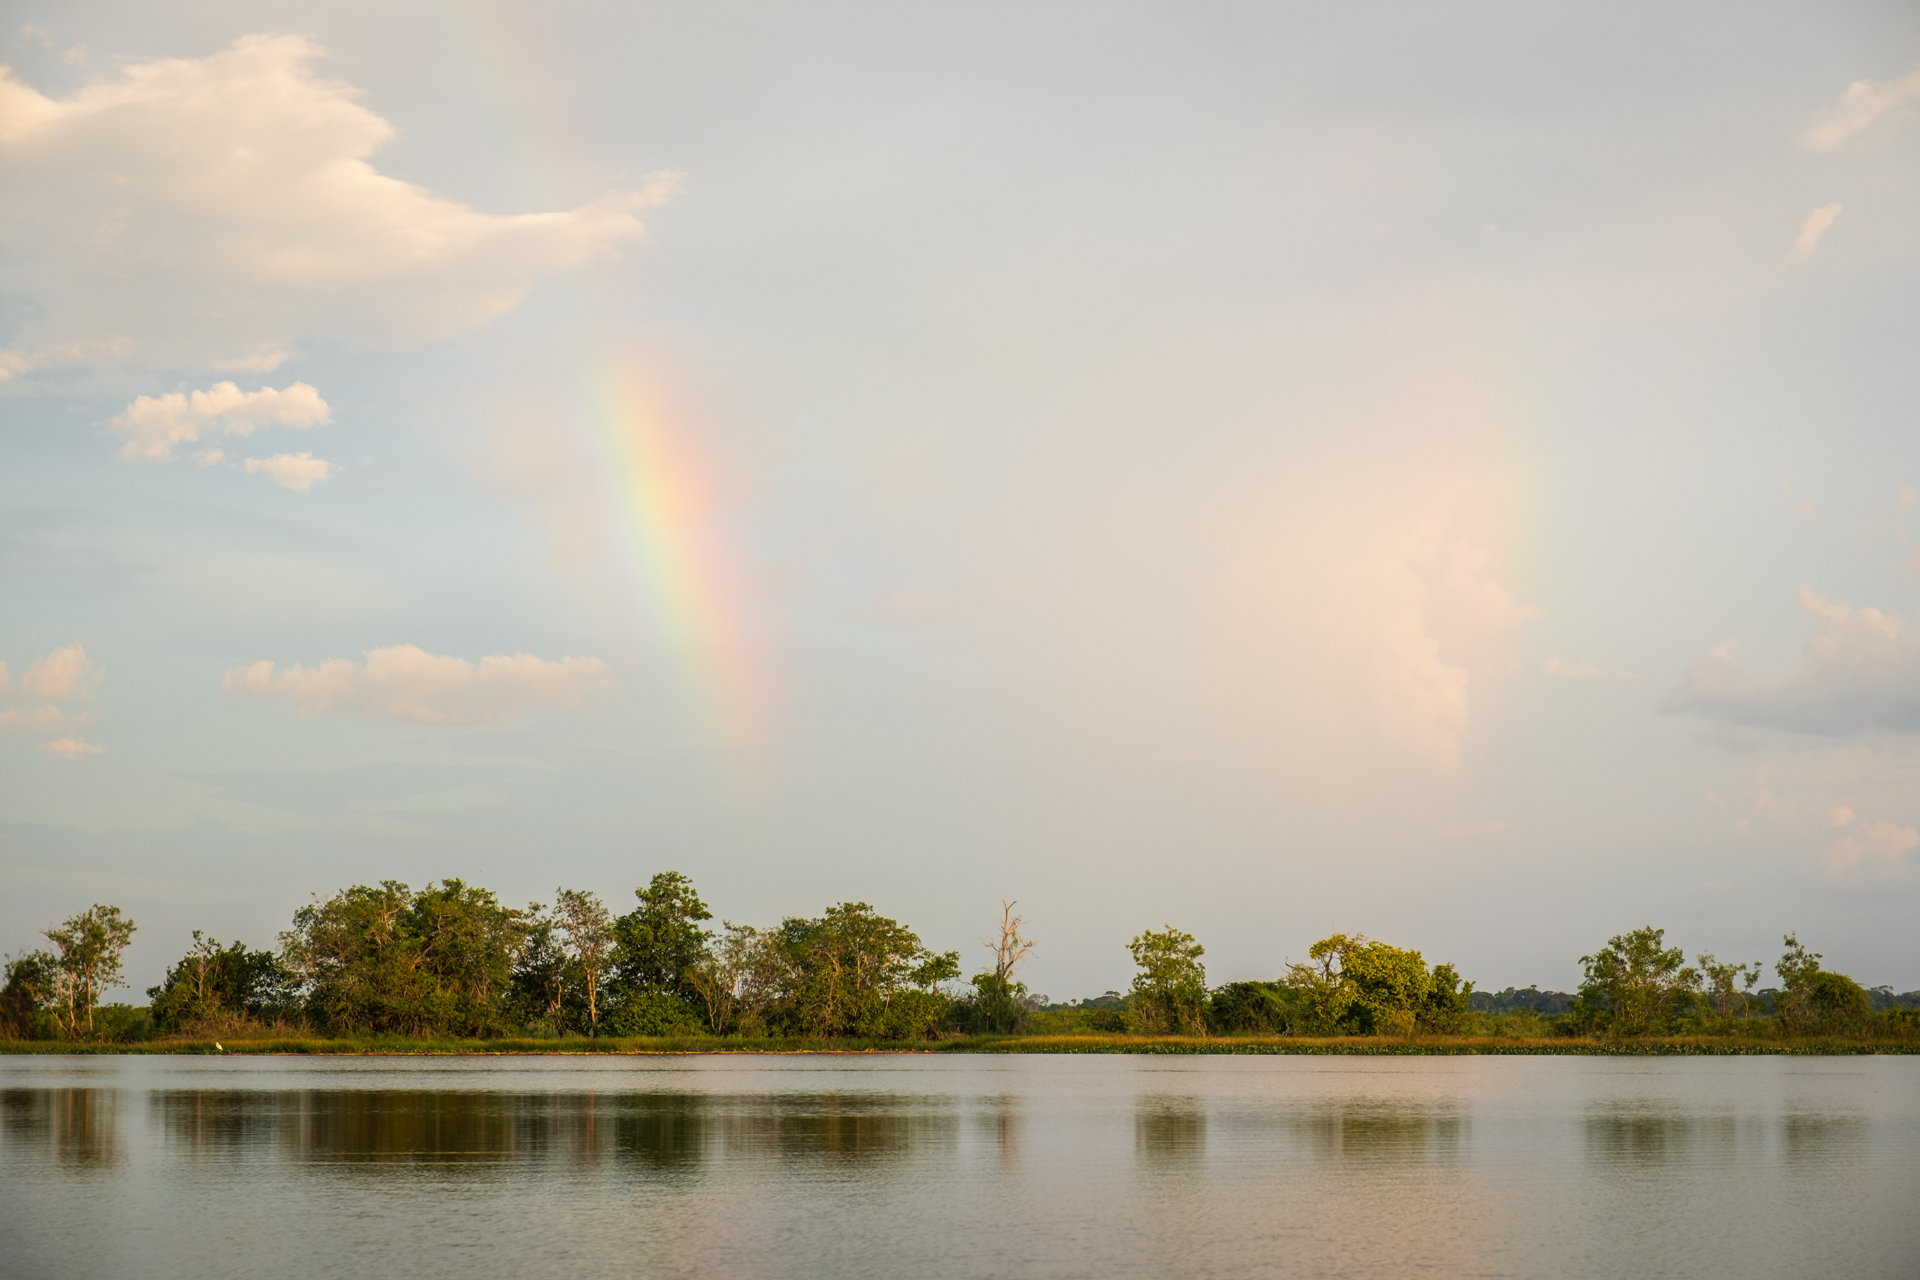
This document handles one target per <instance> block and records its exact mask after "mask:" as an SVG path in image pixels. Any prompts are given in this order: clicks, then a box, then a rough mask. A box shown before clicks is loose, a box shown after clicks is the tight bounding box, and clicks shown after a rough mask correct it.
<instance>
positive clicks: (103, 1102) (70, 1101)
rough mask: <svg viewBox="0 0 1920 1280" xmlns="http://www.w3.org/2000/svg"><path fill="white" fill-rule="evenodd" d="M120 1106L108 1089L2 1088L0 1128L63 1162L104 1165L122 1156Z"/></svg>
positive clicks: (12, 1140)
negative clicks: (118, 1110) (118, 1111)
mask: <svg viewBox="0 0 1920 1280" xmlns="http://www.w3.org/2000/svg"><path fill="white" fill-rule="evenodd" d="M117 1107H118V1098H117V1096H116V1095H115V1094H114V1093H113V1091H111V1090H107V1089H0V1133H4V1134H5V1136H6V1141H7V1144H8V1145H9V1146H13V1145H15V1144H18V1145H20V1146H21V1147H24V1148H26V1149H28V1150H32V1149H34V1148H39V1149H40V1150H43V1151H45V1152H47V1153H48V1155H49V1156H51V1157H52V1159H53V1162H54V1163H55V1164H56V1165H59V1166H61V1167H66V1168H79V1169H93V1168H104V1167H107V1166H111V1165H114V1164H117V1163H118V1162H119V1160H120V1142H119V1139H120V1129H119V1116H118V1114H117Z"/></svg>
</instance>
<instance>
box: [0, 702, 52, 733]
mask: <svg viewBox="0 0 1920 1280" xmlns="http://www.w3.org/2000/svg"><path fill="white" fill-rule="evenodd" d="M66 722H67V716H66V713H65V712H64V711H62V710H60V708H58V707H56V706H51V705H47V706H38V707H8V708H7V709H6V710H4V711H0V729H12V728H14V727H16V726H18V727H20V728H25V729H30V730H32V731H33V732H35V733H52V732H54V731H55V730H57V729H59V728H60V727H61V726H62V725H64V724H66Z"/></svg>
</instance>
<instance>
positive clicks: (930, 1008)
mask: <svg viewBox="0 0 1920 1280" xmlns="http://www.w3.org/2000/svg"><path fill="white" fill-rule="evenodd" d="M766 946H767V948H768V954H767V956H766V957H765V960H764V961H763V962H762V966H761V967H762V970H763V972H762V974H761V975H760V981H761V982H762V983H764V984H765V988H766V990H765V997H766V1018H767V1021H768V1023H769V1024H770V1026H771V1027H772V1028H774V1029H776V1030H783V1031H789V1032H795V1033H798V1034H801V1035H811V1036H862V1037H867V1038H871V1039H878V1040H917V1039H923V1038H925V1037H926V1036H929V1035H931V1034H933V1032H934V1030H935V1028H937V1027H938V1025H939V1023H940V1019H941V1017H942V1016H943V1015H944V1014H945V1013H946V1008H947V997H946V995H945V993H944V991H943V990H942V989H941V988H942V984H943V983H945V982H948V981H951V980H952V979H953V978H954V977H955V976H957V975H958V973H959V971H960V953H959V952H957V951H943V952H934V951H929V950H928V949H927V948H926V947H925V946H924V945H922V943H921V941H920V938H919V936H918V935H917V934H915V933H914V932H913V930H911V929H909V928H907V927H906V926H905V925H903V924H901V923H900V922H899V921H897V920H890V919H888V918H887V917H886V916H883V915H880V914H879V913H877V912H876V911H874V909H873V908H872V907H871V906H869V905H867V904H866V903H864V902H843V903H840V904H839V905H838V906H834V907H829V908H828V909H827V911H826V914H824V915H822V916H821V917H819V918H818V919H813V920H808V919H800V918H792V917H790V918H788V919H786V920H783V921H781V922H780V927H779V928H778V929H777V930H774V931H772V936H771V937H770V938H768V939H767V940H766Z"/></svg>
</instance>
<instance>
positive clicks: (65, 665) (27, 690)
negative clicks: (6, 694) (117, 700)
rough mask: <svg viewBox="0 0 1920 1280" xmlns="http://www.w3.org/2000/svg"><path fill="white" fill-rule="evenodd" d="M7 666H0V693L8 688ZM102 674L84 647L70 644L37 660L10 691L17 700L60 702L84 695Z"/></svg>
mask: <svg viewBox="0 0 1920 1280" xmlns="http://www.w3.org/2000/svg"><path fill="white" fill-rule="evenodd" d="M5 674H6V667H5V666H4V665H0V690H4V689H6V688H7V685H6V683H5V679H4V677H5ZM100 676H101V671H100V668H99V667H97V666H95V665H94V664H93V662H92V660H91V659H89V658H88V657H87V651H86V649H85V648H84V647H82V646H80V645H77V644H70V645H67V646H65V647H63V648H59V649H55V650H54V651H53V652H52V653H49V654H48V655H47V656H46V657H44V658H36V659H35V660H34V661H33V663H32V664H31V665H29V666H28V667H27V671H26V674H25V675H23V676H21V677H20V683H19V685H18V686H16V687H15V688H14V689H13V690H12V692H13V693H14V695H15V696H16V697H20V698H32V699H37V700H44V701H47V702H61V701H64V700H65V699H67V698H72V697H75V696H82V697H84V696H86V695H88V694H90V693H92V692H93V690H94V688H95V687H96V686H97V685H98V684H99V683H100Z"/></svg>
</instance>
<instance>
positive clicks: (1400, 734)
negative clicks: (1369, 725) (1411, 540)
mask: <svg viewBox="0 0 1920 1280" xmlns="http://www.w3.org/2000/svg"><path fill="white" fill-rule="evenodd" d="M1400 577H1401V581H1400V582H1399V583H1398V584H1397V585H1398V590H1397V591H1396V592H1395V595H1396V596H1397V597H1398V598H1397V599H1396V600H1394V601H1393V602H1392V607H1390V608H1389V609H1388V611H1387V613H1386V616H1385V617H1384V618H1383V619H1382V629H1381V632H1380V634H1379V637H1378V640H1377V647H1376V648H1375V650H1374V661H1373V705H1374V713H1375V714H1376V715H1377V716H1378V717H1379V719H1380V727H1381V729H1382V730H1383V731H1384V732H1385V733H1386V735H1387V737H1388V738H1389V739H1391V740H1392V741H1394V742H1397V743H1399V744H1400V745H1401V746H1403V747H1406V748H1407V749H1408V750H1410V751H1412V752H1414V753H1415V754H1416V755H1421V756H1425V757H1426V758H1427V759H1429V760H1432V761H1435V762H1436V763H1439V764H1453V763H1455V762H1456V761H1458V760H1459V758H1460V744H1461V740H1462V739H1463V738H1464V737H1465V736H1466V732H1467V714H1468V700H1467V672H1466V670H1465V668H1462V667H1454V666H1449V665H1447V664H1446V663H1445V662H1443V661H1442V660H1441V658H1440V643H1439V641H1437V640H1435V639H1434V638H1433V636H1432V635H1430V634H1428V632H1427V622H1426V613H1425V609H1424V607H1423V599H1424V596H1425V592H1424V590H1423V589H1422V587H1421V585H1420V580H1419V578H1418V577H1417V576H1416V575H1415V574H1414V573H1413V571H1412V570H1411V569H1410V568H1404V567H1403V569H1402V570H1401V575H1400Z"/></svg>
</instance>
